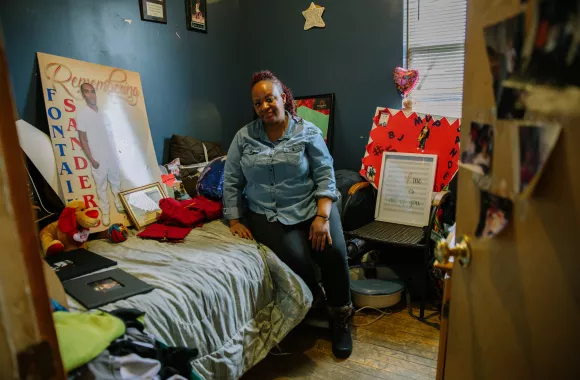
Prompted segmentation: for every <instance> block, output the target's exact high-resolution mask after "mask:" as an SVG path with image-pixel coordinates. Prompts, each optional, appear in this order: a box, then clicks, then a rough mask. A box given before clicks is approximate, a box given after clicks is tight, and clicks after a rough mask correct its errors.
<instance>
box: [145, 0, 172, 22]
mask: <svg viewBox="0 0 580 380" xmlns="http://www.w3.org/2000/svg"><path fill="white" fill-rule="evenodd" d="M166 1H167V0H139V10H140V11H141V20H143V21H153V22H159V23H162V24H167V7H166V5H165V3H166ZM159 7H161V8H159ZM152 8H154V9H155V11H157V12H158V11H159V10H160V9H161V12H162V14H163V16H162V17H159V16H157V15H156V14H155V13H153V9H152Z"/></svg>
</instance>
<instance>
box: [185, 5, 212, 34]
mask: <svg viewBox="0 0 580 380" xmlns="http://www.w3.org/2000/svg"><path fill="white" fill-rule="evenodd" d="M185 10H186V12H185V14H186V15H187V20H186V25H187V29H189V30H195V31H196V32H202V33H207V0H185Z"/></svg>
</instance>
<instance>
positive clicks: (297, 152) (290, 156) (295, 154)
mask: <svg viewBox="0 0 580 380" xmlns="http://www.w3.org/2000/svg"><path fill="white" fill-rule="evenodd" d="M284 156H285V158H286V161H287V162H288V163H289V164H290V165H293V166H299V165H300V163H301V160H302V157H303V156H304V144H296V145H292V146H289V147H285V148H284Z"/></svg>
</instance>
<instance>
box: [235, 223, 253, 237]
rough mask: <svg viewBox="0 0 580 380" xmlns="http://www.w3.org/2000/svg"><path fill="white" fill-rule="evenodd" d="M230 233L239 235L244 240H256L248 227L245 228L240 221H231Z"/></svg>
mask: <svg viewBox="0 0 580 380" xmlns="http://www.w3.org/2000/svg"><path fill="white" fill-rule="evenodd" d="M230 231H231V233H232V235H233V236H236V235H238V236H239V237H241V238H242V239H248V240H254V237H253V236H252V233H251V232H250V230H249V229H248V227H246V226H244V224H243V223H241V222H240V221H239V220H230Z"/></svg>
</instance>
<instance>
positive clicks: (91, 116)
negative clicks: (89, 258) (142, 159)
mask: <svg viewBox="0 0 580 380" xmlns="http://www.w3.org/2000/svg"><path fill="white" fill-rule="evenodd" d="M80 90H81V94H82V96H83V99H84V100H85V102H86V105H87V106H86V107H84V108H82V109H80V110H79V111H78V114H77V117H76V121H77V130H78V131H79V140H80V143H81V147H82V150H83V152H84V153H85V155H86V156H87V160H88V161H89V165H90V167H91V172H92V175H93V180H94V181H95V185H96V190H97V197H98V199H99V204H98V205H99V208H100V209H101V222H102V223H103V225H105V226H108V225H109V224H110V223H111V221H110V214H111V209H110V203H109V196H108V192H107V188H108V184H110V185H111V192H112V193H113V199H114V204H115V207H116V208H117V210H118V211H119V212H122V211H123V206H122V204H121V201H120V199H119V192H120V191H121V173H120V168H119V166H120V165H119V160H118V157H117V150H116V146H115V140H114V138H113V132H112V123H111V120H110V119H109V117H108V116H107V114H106V113H105V112H104V111H103V110H100V109H99V106H98V105H97V93H96V91H95V88H94V87H93V85H91V84H90V83H83V84H82V85H81V87H80Z"/></svg>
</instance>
